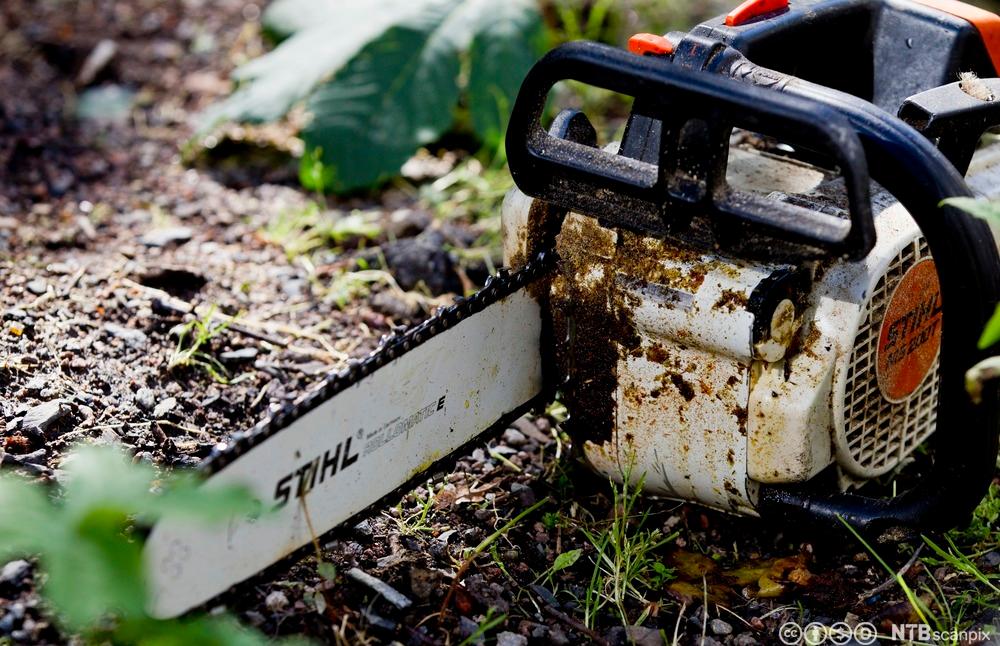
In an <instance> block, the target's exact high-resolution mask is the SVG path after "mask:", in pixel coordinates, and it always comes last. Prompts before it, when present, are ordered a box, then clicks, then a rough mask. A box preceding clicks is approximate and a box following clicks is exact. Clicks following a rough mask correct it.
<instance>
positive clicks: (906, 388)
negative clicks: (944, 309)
mask: <svg viewBox="0 0 1000 646" xmlns="http://www.w3.org/2000/svg"><path fill="white" fill-rule="evenodd" d="M940 348H941V284H940V283H939V282H938V275H937V269H936V268H935V266H934V261H933V260H921V261H920V262H918V263H917V264H915V265H913V266H912V267H910V270H909V271H907V272H906V275H904V276H903V279H902V280H901V281H899V285H897V286H896V289H895V291H893V293H892V298H891V299H889V305H888V307H886V310H885V317H884V318H883V319H882V329H881V330H880V331H879V335H878V351H877V353H876V362H875V371H876V375H877V376H878V386H879V390H881V391H882V396H883V397H885V398H886V399H888V400H889V401H892V402H900V401H903V400H904V399H906V398H907V397H909V396H910V394H911V393H912V392H913V391H914V390H916V389H917V386H919V385H920V384H921V383H922V382H923V380H924V378H925V377H926V376H927V373H928V372H930V371H931V368H932V367H933V366H934V361H935V360H936V359H937V355H938V350H939V349H940Z"/></svg>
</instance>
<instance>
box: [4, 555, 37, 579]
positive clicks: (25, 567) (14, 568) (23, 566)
mask: <svg viewBox="0 0 1000 646" xmlns="http://www.w3.org/2000/svg"><path fill="white" fill-rule="evenodd" d="M30 571H31V564H30V563H28V562H27V561H25V560H22V559H19V560H17V561H11V562H10V563H7V564H6V565H4V566H3V569H0V583H10V584H12V585H17V584H19V583H20V582H21V580H22V579H24V577H26V576H27V575H28V572H30Z"/></svg>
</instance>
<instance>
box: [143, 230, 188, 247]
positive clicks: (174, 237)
mask: <svg viewBox="0 0 1000 646" xmlns="http://www.w3.org/2000/svg"><path fill="white" fill-rule="evenodd" d="M193 236H194V231H192V230H191V228H190V227H167V228H163V229H152V230H150V231H147V232H146V233H144V234H143V235H142V236H141V237H140V238H139V242H140V243H141V244H144V245H146V246H147V247H166V246H169V245H172V244H184V243H185V242H187V241H188V240H190V239H191V238H192V237H193Z"/></svg>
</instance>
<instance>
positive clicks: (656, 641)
mask: <svg viewBox="0 0 1000 646" xmlns="http://www.w3.org/2000/svg"><path fill="white" fill-rule="evenodd" d="M625 635H626V636H627V638H628V639H627V641H628V643H629V644H635V646H663V637H661V636H660V631H658V630H655V629H653V628H646V627H645V626H629V627H628V628H626V629H625Z"/></svg>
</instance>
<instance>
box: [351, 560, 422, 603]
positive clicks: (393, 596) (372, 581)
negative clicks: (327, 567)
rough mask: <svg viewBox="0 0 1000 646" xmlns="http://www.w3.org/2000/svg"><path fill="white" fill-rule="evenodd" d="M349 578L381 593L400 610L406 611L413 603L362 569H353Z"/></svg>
mask: <svg viewBox="0 0 1000 646" xmlns="http://www.w3.org/2000/svg"><path fill="white" fill-rule="evenodd" d="M347 576H349V577H350V578H352V579H354V580H355V581H357V582H358V583H360V584H362V585H364V586H366V587H368V588H371V589H372V590H374V591H375V592H377V593H379V594H380V595H381V596H382V598H383V599H385V600H386V601H388V602H389V603H391V604H392V605H394V606H396V607H397V608H399V609H400V610H406V609H407V608H409V607H410V606H411V605H413V602H412V601H410V599H409V598H407V596H406V595H404V594H403V593H401V592H400V591H399V590H397V589H396V588H394V587H392V586H391V585H389V584H388V583H386V582H385V581H382V580H381V579H377V578H375V577H373V576H372V575H370V574H368V573H367V572H365V571H364V570H362V569H360V568H356V567H353V568H351V569H350V570H348V571H347Z"/></svg>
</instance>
